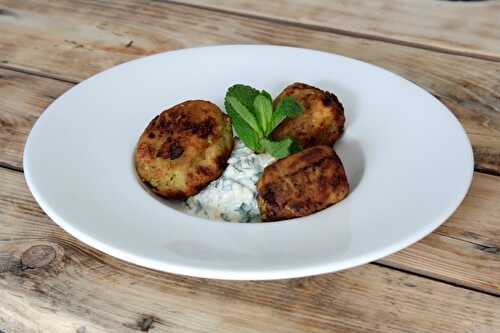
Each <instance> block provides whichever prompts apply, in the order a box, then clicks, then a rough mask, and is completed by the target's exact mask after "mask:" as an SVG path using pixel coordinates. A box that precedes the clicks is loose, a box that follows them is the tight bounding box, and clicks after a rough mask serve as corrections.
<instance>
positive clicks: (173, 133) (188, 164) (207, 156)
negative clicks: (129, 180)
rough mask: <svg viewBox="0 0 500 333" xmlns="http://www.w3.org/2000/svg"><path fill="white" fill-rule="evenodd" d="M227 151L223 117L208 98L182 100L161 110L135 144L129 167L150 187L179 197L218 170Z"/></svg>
mask: <svg viewBox="0 0 500 333" xmlns="http://www.w3.org/2000/svg"><path fill="white" fill-rule="evenodd" d="M232 150H233V136H232V127H231V122H230V120H229V117H228V116H227V115H226V114H224V113H223V112H222V111H221V110H220V109H219V108H218V107H217V106H216V105H215V104H213V103H211V102H208V101H201V100H193V101H185V102H183V103H180V104H178V105H175V106H173V107H172V108H170V109H168V110H166V111H163V112H162V113H161V114H159V115H158V116H156V117H155V118H154V119H153V120H152V121H151V122H150V123H149V125H148V126H147V127H146V129H145V130H144V133H143V134H142V135H141V137H140V139H139V142H138V144H137V148H136V152H135V165H136V169H137V173H138V175H139V177H140V178H141V180H142V181H143V182H144V183H145V184H146V185H148V186H149V187H150V188H151V190H152V191H153V192H155V193H157V194H159V195H161V196H164V197H166V198H169V199H185V198H187V197H189V196H192V195H194V194H196V193H198V192H199V191H200V190H202V189H203V188H204V187H205V186H206V185H208V183H209V182H211V181H212V180H214V179H216V178H218V177H219V176H220V175H221V174H222V172H223V171H224V169H225V167H226V164H227V159H228V158H229V156H230V155H231V152H232Z"/></svg>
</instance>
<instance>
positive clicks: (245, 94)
mask: <svg viewBox="0 0 500 333" xmlns="http://www.w3.org/2000/svg"><path fill="white" fill-rule="evenodd" d="M258 94H259V91H258V90H257V89H254V88H252V87H250V86H246V85H243V84H235V85H234V86H231V87H230V88H229V89H228V90H227V93H226V99H227V98H228V97H234V98H236V99H237V100H238V101H240V103H241V104H243V105H244V106H245V107H246V108H247V109H248V111H250V112H251V113H254V109H253V101H254V99H255V97H257V95H258Z"/></svg>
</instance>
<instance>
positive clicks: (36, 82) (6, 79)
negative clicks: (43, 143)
mask: <svg viewBox="0 0 500 333" xmlns="http://www.w3.org/2000/svg"><path fill="white" fill-rule="evenodd" d="M72 86H73V85H72V84H69V83H66V82H60V81H56V80H53V79H46V78H42V77H37V76H33V75H28V74H24V73H19V72H15V71H10V70H4V69H0V165H6V166H9V167H11V168H16V169H21V168H22V157H23V149H24V143H25V141H26V138H27V137H28V134H29V131H30V130H31V128H32V127H33V124H34V123H35V121H36V120H37V119H38V117H39V116H40V114H41V113H42V111H43V110H44V109H45V108H46V107H47V106H48V105H49V104H50V103H51V102H52V101H53V100H55V99H56V98H57V97H59V96H60V95H61V94H62V93H63V92H64V91H66V90H67V89H69V88H70V87H72Z"/></svg>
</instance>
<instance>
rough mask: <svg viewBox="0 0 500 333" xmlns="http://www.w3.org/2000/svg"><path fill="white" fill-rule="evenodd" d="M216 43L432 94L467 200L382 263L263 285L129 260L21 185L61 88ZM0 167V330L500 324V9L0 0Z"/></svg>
mask: <svg viewBox="0 0 500 333" xmlns="http://www.w3.org/2000/svg"><path fill="white" fill-rule="evenodd" d="M226 43H269V44H282V45H293V46H301V47H306V48H313V49H319V50H324V51H328V52H333V53H338V54H343V55H346V56H349V57H353V58H358V59H361V60H364V61H367V62H370V63H373V64H376V65H378V66H381V67H384V68H387V69H389V70H391V71H393V72H395V73H397V74H399V75H401V76H403V77H405V78H407V79H409V80H412V81H413V82H415V83H416V84H418V85H420V86H422V87H424V88H425V89H427V90H428V91H430V92H431V93H432V94H434V95H435V96H436V97H437V98H438V99H439V100H441V101H442V102H443V103H445V104H446V105H447V106H448V107H449V108H450V110H451V111H452V112H453V113H454V114H455V115H456V116H457V117H458V119H460V121H461V123H462V124H463V126H464V128H465V129H466V131H467V133H468V135H469V137H470V140H471V142H472V144H473V147H474V155H475V168H476V173H475V175H474V180H473V183H472V188H471V189H470V191H469V194H468V195H467V197H466V198H465V201H464V202H463V203H462V205H461V206H460V208H459V209H458V210H457V211H456V213H455V214H454V215H453V216H452V217H451V218H450V219H449V220H448V221H447V222H446V223H445V224H444V225H443V226H441V227H440V228H439V229H437V230H436V231H435V232H433V233H432V234H431V235H429V236H428V237H426V238H425V239H423V240H422V241H420V242H418V243H417V244H415V245H413V246H411V247H409V248H407V249H405V250H403V251H401V252H399V253H396V254H394V255H392V256H389V257H387V258H384V259H382V260H379V261H377V262H374V263H371V264H367V265H364V266H361V267H358V268H355V269H350V270H347V271H343V272H340V273H335V274H325V275H322V276H316V277H310V278H302V279H292V280H281V281H269V282H230V281H216V280H208V279H199V278H190V277H184V276H178V275H173V274H166V273H162V272H157V271H153V270H150V269H146V268H142V267H138V266H134V265H132V264H128V263H126V262H123V261H120V260H117V259H115V258H112V257H110V256H108V255H105V254H103V253H101V252H99V251H96V250H94V249H92V248H89V247H87V246H85V245H84V244H82V243H81V242H79V241H78V240H76V239H75V238H73V237H72V236H70V235H68V234H67V233H65V232H64V231H63V230H62V229H61V228H59V227H58V226H57V225H55V224H54V223H53V222H52V221H51V220H50V219H49V218H48V217H47V216H46V215H45V214H44V213H43V212H42V210H41V209H40V208H39V207H38V205H37V204H36V202H35V201H34V199H33V197H32V196H31V194H30V192H29V191H28V189H27V188H26V184H25V181H24V177H23V169H22V150H23V145H24V142H25V140H26V136H27V134H28V133H29V131H30V128H31V127H32V125H33V123H34V122H35V120H36V119H37V118H38V116H39V115H40V114H41V113H42V112H43V110H44V109H45V108H46V107H47V106H48V105H49V104H50V103H51V102H52V101H53V100H54V99H55V98H57V97H58V96H59V95H61V94H62V93H63V92H65V91H66V90H68V89H69V88H71V87H72V86H74V85H75V84H76V83H78V82H80V81H81V80H83V79H85V78H87V77H89V76H90V75H93V74H95V73H97V72H99V71H102V70H104V69H106V68H109V67H111V66H113V65H116V64H118V63H121V62H125V61H128V60H131V59H134V58H137V57H141V56H144V55H148V54H153V53H157V52H162V51H168V50H173V49H179V48H184V47H192V46H200V45H210V44H226ZM61 139H64V138H61ZM0 165H1V167H0V179H1V180H0V330H3V331H4V332H5V333H13V332H56V333H57V332H78V333H85V332H87V333H90V332H134V331H150V332H170V333H171V332H266V333H267V332H315V333H318V332H478V333H479V332H481V333H489V332H500V297H499V296H500V249H499V248H500V2H499V1H482V2H447V1H436V0H419V1H411V0H398V1H390V0H355V1H341V2H340V1H339V2H333V1H320V0H315V1H306V0H291V1H285V0H277V1H258V2H257V1H250V0H238V1H231V0H209V1H201V0H182V1H162V0H158V1H147V0H143V1H131V0H112V1H97V0H76V1H75V0H60V1H50V2H48V1H32V0H23V1H18V0H0ZM404 222H405V221H401V223H404Z"/></svg>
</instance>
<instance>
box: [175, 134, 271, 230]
mask: <svg viewBox="0 0 500 333" xmlns="http://www.w3.org/2000/svg"><path fill="white" fill-rule="evenodd" d="M274 161H275V158H273V157H272V156H271V155H269V154H256V153H254V152H253V151H252V150H251V149H250V148H248V147H246V146H245V144H244V143H243V142H242V141H240V140H238V139H236V140H235V146H234V150H233V153H232V154H231V157H230V158H229V160H228V161H227V162H228V166H227V168H226V170H225V171H224V173H223V174H222V176H220V177H219V178H218V179H216V180H214V181H213V182H211V183H210V184H209V185H208V186H207V187H205V188H204V189H203V190H202V191H201V192H200V193H198V194H196V195H193V196H192V197H189V198H188V199H187V200H186V207H185V208H186V212H187V213H189V214H192V215H196V216H201V217H205V218H209V219H212V220H224V221H233V222H259V221H260V218H259V208H258V207H257V189H256V187H255V184H256V183H257V180H258V179H259V177H260V175H261V173H262V170H264V168H265V167H266V166H267V165H269V164H270V163H272V162H274Z"/></svg>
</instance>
